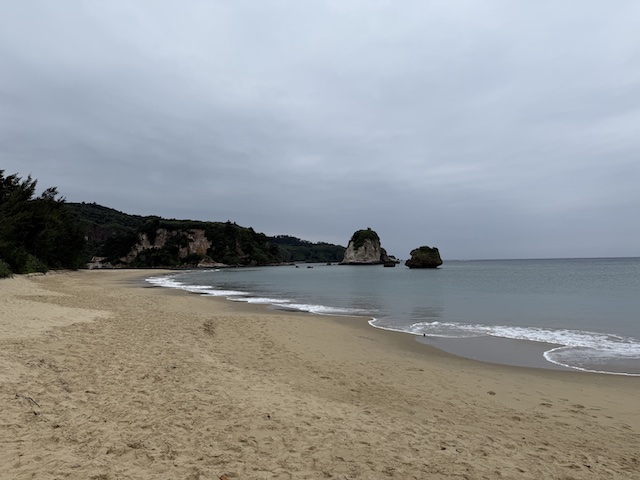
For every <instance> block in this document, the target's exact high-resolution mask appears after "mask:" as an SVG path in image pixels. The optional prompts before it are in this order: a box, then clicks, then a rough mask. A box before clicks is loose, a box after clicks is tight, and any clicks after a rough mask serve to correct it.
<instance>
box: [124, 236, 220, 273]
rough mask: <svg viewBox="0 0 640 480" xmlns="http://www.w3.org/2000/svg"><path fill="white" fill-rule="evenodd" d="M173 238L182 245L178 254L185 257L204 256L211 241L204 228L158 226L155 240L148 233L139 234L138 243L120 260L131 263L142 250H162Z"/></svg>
mask: <svg viewBox="0 0 640 480" xmlns="http://www.w3.org/2000/svg"><path fill="white" fill-rule="evenodd" d="M169 240H173V241H174V243H176V244H178V245H180V246H179V248H178V256H179V257H180V258H185V257H187V256H189V255H192V254H196V255H199V256H204V255H206V253H207V250H208V249H209V247H211V242H210V241H209V239H208V238H207V237H206V235H205V232H204V230H201V229H193V230H186V231H181V230H171V231H169V230H166V229H164V228H158V229H157V230H156V231H155V238H154V239H153V241H151V239H149V236H148V235H147V233H144V232H143V233H140V234H138V243H136V244H135V245H134V246H133V248H132V249H131V251H130V252H129V254H128V255H127V256H126V257H123V258H121V259H120V260H121V261H122V262H123V263H125V264H130V263H131V262H132V261H133V260H134V259H135V258H136V257H137V256H138V254H140V252H143V251H145V250H150V249H152V250H160V249H162V248H165V247H166V246H167V242H168V241H169Z"/></svg>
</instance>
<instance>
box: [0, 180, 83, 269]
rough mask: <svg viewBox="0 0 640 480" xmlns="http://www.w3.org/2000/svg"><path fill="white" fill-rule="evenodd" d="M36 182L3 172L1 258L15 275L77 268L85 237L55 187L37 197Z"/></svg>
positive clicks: (0, 196) (0, 219) (0, 215)
mask: <svg viewBox="0 0 640 480" xmlns="http://www.w3.org/2000/svg"><path fill="white" fill-rule="evenodd" d="M36 184H37V181H36V180H33V179H32V178H31V176H30V175H29V176H28V177H27V178H26V179H25V180H23V179H22V178H20V177H19V176H18V175H17V174H13V175H9V176H6V177H5V176H4V170H0V259H2V260H4V261H5V262H6V263H7V264H8V265H9V267H10V268H11V270H12V271H13V272H14V273H30V272H36V271H40V272H45V271H47V270H48V269H51V268H56V269H60V268H72V269H75V268H78V267H79V266H80V262H81V259H82V254H83V247H84V235H83V231H82V229H81V228H80V227H79V225H78V224H77V222H76V221H75V218H74V216H73V215H72V214H71V212H70V211H69V210H68V209H67V208H66V204H65V199H64V198H63V197H58V191H57V189H56V188H55V187H51V188H48V189H46V190H45V191H44V192H43V193H42V194H41V195H40V196H39V197H35V198H34V195H35V189H36Z"/></svg>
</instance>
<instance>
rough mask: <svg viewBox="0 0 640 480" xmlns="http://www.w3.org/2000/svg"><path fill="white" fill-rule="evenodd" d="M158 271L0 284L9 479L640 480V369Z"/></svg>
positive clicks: (1, 462)
mask: <svg viewBox="0 0 640 480" xmlns="http://www.w3.org/2000/svg"><path fill="white" fill-rule="evenodd" d="M160 272H161V271H155V272H154V274H159V273H160ZM167 273H170V272H167ZM149 274H150V272H149V271H140V270H137V271H136V270H125V271H78V272H61V273H56V274H51V275H45V276H38V277H31V278H14V279H5V280H0V301H1V302H2V307H3V308H2V309H0V395H2V398H3V401H4V404H3V410H2V423H3V428H2V429H0V445H2V448H0V472H2V473H0V478H12V479H13V478H15V479H21V478H33V477H36V478H44V479H54V478H61V477H65V478H71V479H81V478H83V479H84V478H95V479H115V478H118V479H142V478H156V477H157V478H185V479H200V480H205V479H206V480H209V479H213V478H218V477H219V476H220V475H223V474H224V475H226V476H228V478H230V479H234V478H235V479H247V478H249V479H253V478H255V479H262V478H281V479H285V478H296V479H303V478H304V479H306V478H310V479H321V478H322V479H326V478H334V479H336V480H337V479H347V478H349V479H354V478H362V479H373V478H385V477H387V478H435V479H449V478H498V477H501V478H514V479H515V478H518V479H539V478H567V479H568V478H572V479H591V478H605V479H606V478H612V479H614V478H631V479H634V478H638V479H640V458H639V455H638V453H637V452H638V451H640V419H639V418H638V415H637V392H638V387H640V379H638V378H635V377H620V376H613V375H601V374H592V373H582V372H576V371H559V370H547V369H537V368H523V367H513V366H505V365H495V364H489V363H482V362H477V361H473V360H468V359H465V358H461V357H458V356H455V355H452V354H449V353H446V352H443V351H440V350H438V349H436V348H435V347H431V346H427V345H423V344H421V343H420V342H417V341H415V338H412V336H411V335H407V334H404V333H399V332H390V331H385V330H381V329H378V328H372V327H371V326H370V325H369V324H368V323H367V322H366V321H364V319H363V318H361V317H355V318H354V317H329V316H325V315H314V316H313V317H310V316H309V315H306V314H303V313H291V312H283V311H278V310H273V309H269V308H268V307H267V306H265V305H259V304H241V303H238V302H230V301H227V300H225V299H222V298H212V297H202V296H201V295H194V294H189V292H184V291H180V290H177V289H169V288H157V287H156V288H154V287H153V286H150V287H151V288H144V287H143V286H141V285H140V283H139V282H140V281H141V279H142V278H144V277H145V276H149ZM25 325H27V326H29V325H31V326H33V328H31V327H29V328H28V329H26V328H25ZM36 327H37V328H36Z"/></svg>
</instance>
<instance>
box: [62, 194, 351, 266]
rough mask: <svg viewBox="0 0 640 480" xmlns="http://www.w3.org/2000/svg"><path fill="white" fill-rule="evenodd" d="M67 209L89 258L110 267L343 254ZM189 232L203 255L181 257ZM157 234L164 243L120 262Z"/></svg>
mask: <svg viewBox="0 0 640 480" xmlns="http://www.w3.org/2000/svg"><path fill="white" fill-rule="evenodd" d="M69 205H70V207H71V208H72V209H73V211H74V213H75V214H76V218H77V219H78V221H79V222H80V223H81V224H82V225H83V226H84V228H85V231H86V232H87V239H88V249H87V252H88V254H89V257H91V256H94V257H101V258H104V261H105V262H108V263H110V264H111V265H113V266H119V265H124V264H125V263H127V262H128V263H127V266H130V267H159V266H165V267H183V266H184V267H190V266H196V265H198V264H199V263H200V262H205V263H220V264H225V265H233V266H246V265H272V264H279V263H288V262H334V261H335V262H337V261H340V259H341V258H342V254H343V253H344V247H341V246H339V245H331V244H327V243H311V242H308V241H305V240H300V239H298V238H295V237H291V236H287V235H281V236H277V237H268V236H266V235H265V234H263V233H256V232H255V231H254V230H253V228H246V227H242V226H240V225H237V224H236V223H232V222H230V221H227V222H202V221H195V220H168V219H163V218H160V217H156V216H149V217H142V216H136V215H128V214H126V213H122V212H118V211H117V210H113V209H111V208H107V207H103V206H101V205H96V204H87V203H76V204H73V203H71V204H69ZM194 231H202V232H203V235H204V237H205V239H206V240H207V241H208V242H210V246H209V247H208V248H207V249H206V252H201V253H197V254H196V253H190V254H185V249H186V248H187V247H188V244H189V242H190V240H189V235H190V233H192V232H194ZM158 232H164V233H165V234H166V237H167V238H166V241H165V242H164V244H163V245H162V246H154V247H152V248H144V249H142V250H141V251H139V252H137V254H136V255H135V258H133V259H131V260H123V259H124V258H125V257H127V256H129V254H130V253H131V252H132V250H134V248H135V247H136V246H137V245H138V246H139V245H140V242H141V236H143V235H144V237H145V238H146V239H147V240H148V242H149V243H150V244H154V243H155V240H156V235H157V234H158ZM138 248H139V247H138Z"/></svg>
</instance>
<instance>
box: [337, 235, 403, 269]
mask: <svg viewBox="0 0 640 480" xmlns="http://www.w3.org/2000/svg"><path fill="white" fill-rule="evenodd" d="M390 263H398V261H397V260H396V259H395V258H393V257H390V256H389V255H387V252H386V251H385V249H384V248H382V246H381V245H380V237H379V236H378V234H377V233H376V232H374V231H373V230H371V228H367V229H366V230H358V231H357V232H355V233H354V234H353V236H352V237H351V240H349V245H348V246H347V249H346V250H345V252H344V258H343V259H342V262H340V265H383V264H390Z"/></svg>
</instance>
